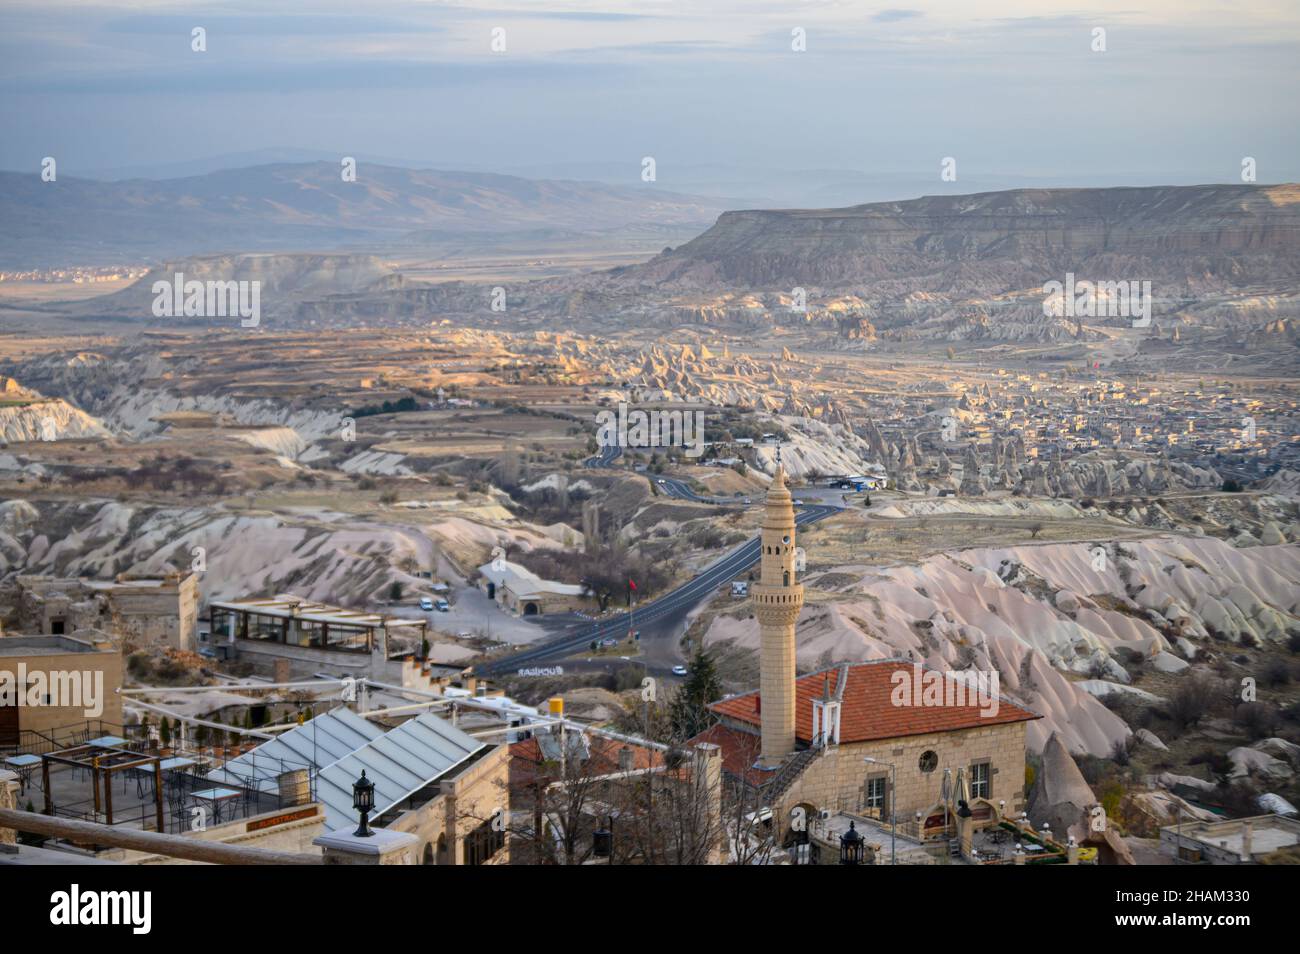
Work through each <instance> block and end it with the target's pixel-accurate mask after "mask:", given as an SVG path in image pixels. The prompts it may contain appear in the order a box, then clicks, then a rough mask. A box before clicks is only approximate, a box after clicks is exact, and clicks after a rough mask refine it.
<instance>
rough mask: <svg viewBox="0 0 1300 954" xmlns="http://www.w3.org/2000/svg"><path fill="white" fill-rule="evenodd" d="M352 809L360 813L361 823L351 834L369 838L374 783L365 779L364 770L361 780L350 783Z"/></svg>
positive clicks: (373, 807) (373, 804) (373, 802)
mask: <svg viewBox="0 0 1300 954" xmlns="http://www.w3.org/2000/svg"><path fill="white" fill-rule="evenodd" d="M352 807H353V808H355V809H356V810H357V811H358V812H360V813H361V821H360V823H359V824H358V825H357V830H356V831H354V832H353V833H352V834H353V835H354V836H355V837H357V838H369V837H370V836H371V835H373V834H374V832H373V831H371V830H370V813H371V812H372V811H374V810H375V783H374V782H372V781H370V779H368V778H366V770H365V769H362V770H361V778H359V779H357V780H356V781H355V782H353V783H352Z"/></svg>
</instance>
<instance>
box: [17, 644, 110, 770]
mask: <svg viewBox="0 0 1300 954" xmlns="http://www.w3.org/2000/svg"><path fill="white" fill-rule="evenodd" d="M121 688H122V652H121V650H120V649H118V648H117V647H116V646H115V645H114V644H113V641H112V640H111V639H110V638H109V637H108V636H107V635H105V634H104V633H101V632H98V631H97V630H80V631H78V632H77V633H75V634H73V635H63V636H45V635H42V636H0V747H7V746H18V745H19V744H20V740H21V738H22V733H23V732H37V733H40V734H41V735H42V736H43V737H45V738H46V739H51V740H53V741H55V742H65V741H68V740H69V739H71V738H73V737H75V736H77V735H78V734H79V733H80V732H81V731H82V730H83V729H84V728H85V727H86V726H87V724H88V723H89V724H91V725H95V726H103V727H109V726H112V727H120V726H121V725H122V696H121V695H120V694H119V693H118V690H119V689H121ZM20 697H21V698H20Z"/></svg>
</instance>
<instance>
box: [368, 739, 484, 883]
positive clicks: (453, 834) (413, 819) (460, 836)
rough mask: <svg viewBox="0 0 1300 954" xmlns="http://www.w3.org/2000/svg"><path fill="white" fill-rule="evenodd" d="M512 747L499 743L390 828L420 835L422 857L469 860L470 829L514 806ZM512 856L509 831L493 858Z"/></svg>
mask: <svg viewBox="0 0 1300 954" xmlns="http://www.w3.org/2000/svg"><path fill="white" fill-rule="evenodd" d="M509 752H510V749H509V746H506V745H498V746H496V747H495V748H493V749H492V750H491V751H490V752H488V753H486V754H485V755H484V756H483V757H482V758H480V759H478V761H476V762H474V763H473V764H471V765H469V766H468V767H467V768H466V769H465V770H464V771H462V772H461V773H460V774H458V775H456V776H455V777H454V778H451V779H447V780H445V781H443V782H442V785H441V791H440V792H439V793H438V795H437V796H436V797H434V798H433V799H431V800H429V801H428V802H426V803H425V804H423V805H421V806H420V807H419V808H416V809H413V810H411V811H409V812H406V813H404V814H403V815H401V816H399V817H398V818H397V819H396V820H395V821H394V822H393V823H392V824H390V825H387V826H386V828H387V829H388V830H389V831H401V832H409V833H410V834H413V835H415V836H416V837H417V838H419V840H420V841H419V845H418V846H417V850H416V859H417V863H420V864H438V865H463V864H465V837H466V835H468V834H469V833H470V832H471V831H473V830H474V829H475V828H477V827H478V826H479V825H481V824H482V823H483V822H485V821H487V820H488V819H489V818H491V817H492V813H493V812H494V811H495V810H496V809H497V808H502V809H504V810H505V811H506V812H507V813H508V812H509V810H510V805H509V801H510V795H509V788H508V782H509V762H510V758H509ZM507 825H508V817H507ZM509 862H510V837H509V835H508V834H507V835H506V844H505V847H504V848H503V849H501V850H500V851H498V852H497V853H496V854H495V855H493V856H492V858H491V859H490V860H489V861H488V864H493V865H501V864H509Z"/></svg>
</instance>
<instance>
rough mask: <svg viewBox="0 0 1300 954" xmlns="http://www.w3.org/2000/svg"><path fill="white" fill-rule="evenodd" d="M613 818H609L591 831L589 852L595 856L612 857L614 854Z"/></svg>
mask: <svg viewBox="0 0 1300 954" xmlns="http://www.w3.org/2000/svg"><path fill="white" fill-rule="evenodd" d="M613 828H614V819H613V818H610V819H608V821H607V822H606V824H604V825H601V826H600V827H599V828H597V829H596V830H595V831H594V832H592V833H591V854H592V856H593V857H595V858H606V859H612V858H613V855H614V832H613Z"/></svg>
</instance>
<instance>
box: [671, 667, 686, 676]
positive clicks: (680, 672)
mask: <svg viewBox="0 0 1300 954" xmlns="http://www.w3.org/2000/svg"><path fill="white" fill-rule="evenodd" d="M687 671H688V670H687V669H686V667H685V666H674V667H673V675H674V676H684V675H686V673H687Z"/></svg>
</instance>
